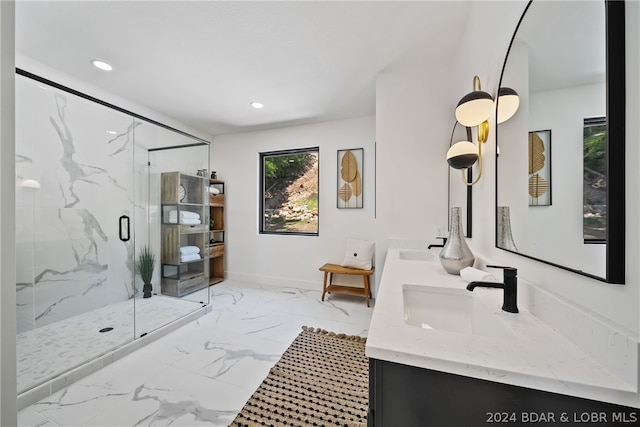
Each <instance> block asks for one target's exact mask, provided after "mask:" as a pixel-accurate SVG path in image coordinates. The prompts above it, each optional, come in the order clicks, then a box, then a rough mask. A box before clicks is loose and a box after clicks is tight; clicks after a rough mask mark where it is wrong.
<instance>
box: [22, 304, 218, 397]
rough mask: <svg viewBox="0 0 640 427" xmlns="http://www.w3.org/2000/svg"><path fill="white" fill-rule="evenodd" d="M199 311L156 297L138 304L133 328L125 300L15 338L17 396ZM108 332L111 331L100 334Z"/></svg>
mask: <svg viewBox="0 0 640 427" xmlns="http://www.w3.org/2000/svg"><path fill="white" fill-rule="evenodd" d="M203 296H204V297H205V298H206V293H205V294H204V295H203ZM201 297H202V296H201ZM200 307H202V304H199V303H196V302H194V301H186V300H180V299H176V298H172V297H168V296H163V295H154V296H153V297H151V298H146V299H144V298H136V300H135V322H134V301H133V300H128V301H122V302H119V303H116V304H110V305H107V306H105V307H102V308H99V309H97V310H92V311H90V312H87V313H84V314H80V315H77V316H74V317H71V318H69V319H65V320H61V321H59V322H56V323H53V324H51V325H47V326H43V327H40V328H37V329H33V330H31V331H27V332H23V333H21V334H18V336H17V338H16V353H17V373H18V391H19V392H22V391H24V390H27V389H29V388H31V387H33V386H35V385H39V384H42V383H43V382H45V381H48V380H50V379H51V378H54V377H55V376H57V375H59V374H60V373H61V372H66V371H68V370H70V369H73V368H75V367H77V366H79V365H81V364H82V363H84V362H86V361H87V360H91V359H93V358H95V357H99V356H101V355H103V354H105V353H107V352H109V351H111V350H113V349H115V348H118V347H121V346H123V345H124V344H126V343H128V342H131V341H133V338H134V336H136V337H139V336H140V335H142V334H143V333H148V332H151V331H153V330H155V329H158V328H159V327H161V326H163V325H165V324H166V323H167V322H168V320H169V319H179V318H181V317H183V316H186V315H187V314H190V313H193V312H194V311H195V310H197V309H199V308H200ZM106 327H111V328H113V330H111V331H109V332H104V333H100V332H99V331H100V329H102V328H106Z"/></svg>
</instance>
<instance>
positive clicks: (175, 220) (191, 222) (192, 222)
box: [169, 218, 200, 225]
mask: <svg viewBox="0 0 640 427" xmlns="http://www.w3.org/2000/svg"><path fill="white" fill-rule="evenodd" d="M169 224H184V225H200V220H199V219H190V218H183V219H181V220H180V222H178V218H169Z"/></svg>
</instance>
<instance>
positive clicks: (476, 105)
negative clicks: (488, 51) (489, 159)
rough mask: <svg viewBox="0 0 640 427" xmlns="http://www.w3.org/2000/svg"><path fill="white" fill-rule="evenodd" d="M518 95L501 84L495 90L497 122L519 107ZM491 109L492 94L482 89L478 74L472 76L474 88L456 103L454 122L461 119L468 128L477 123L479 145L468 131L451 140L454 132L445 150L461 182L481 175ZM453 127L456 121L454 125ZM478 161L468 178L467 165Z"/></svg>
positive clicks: (509, 116) (469, 165)
mask: <svg viewBox="0 0 640 427" xmlns="http://www.w3.org/2000/svg"><path fill="white" fill-rule="evenodd" d="M519 105H520V98H519V97H518V93H517V92H516V91H515V90H513V89H511V88H501V89H500V91H499V92H498V105H497V112H498V117H497V120H498V123H502V122H504V121H506V120H509V119H510V118H511V117H513V115H514V114H515V113H516V111H517V110H518V106H519ZM493 112H494V103H493V97H492V96H491V95H489V94H488V93H487V92H484V91H483V90H482V87H481V85H480V77H478V76H474V77H473V91H472V92H470V93H468V94H466V95H465V96H463V97H462V99H461V100H460V101H459V102H458V105H457V106H456V112H455V114H456V120H457V122H456V124H457V123H460V124H461V125H463V126H466V127H467V129H469V128H471V127H473V126H477V127H478V128H477V133H478V146H477V147H476V146H475V145H474V144H473V142H471V139H472V138H471V136H470V135H471V133H470V132H467V135H468V139H467V140H466V141H460V142H456V143H455V144H453V145H451V142H452V141H453V132H452V134H451V140H450V141H449V150H448V151H447V162H448V163H449V166H451V167H452V168H454V169H461V170H462V182H464V183H465V185H467V186H471V185H475V184H476V183H477V182H478V181H479V180H480V178H481V177H482V144H483V143H485V142H487V139H488V138H489V121H488V119H489V117H490V116H491V114H492V113H493ZM454 129H455V125H454ZM476 162H477V163H478V176H477V177H476V179H475V180H473V182H469V181H467V177H466V173H465V172H466V169H468V168H470V167H471V166H473V165H474V164H475V163H476Z"/></svg>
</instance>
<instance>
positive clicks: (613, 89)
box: [495, 0, 626, 284]
mask: <svg viewBox="0 0 640 427" xmlns="http://www.w3.org/2000/svg"><path fill="white" fill-rule="evenodd" d="M531 3H533V0H529V2H528V3H527V6H526V7H525V9H524V11H523V12H522V16H521V17H520V20H519V21H518V24H517V25H516V29H515V31H514V33H513V36H512V37H511V41H510V42H509V48H508V49H507V54H506V56H505V59H504V63H503V65H502V71H501V73H500V82H499V84H498V88H500V87H502V78H503V77H504V71H505V68H506V66H507V61H508V60H509V53H510V52H511V47H512V45H513V42H514V40H515V38H516V35H517V34H518V29H519V28H520V24H522V21H523V19H524V18H525V16H526V14H527V11H528V10H529V7H530V6H531ZM604 5H605V21H606V22H605V28H606V30H605V33H606V34H605V38H606V62H607V63H606V77H605V84H606V88H607V93H606V114H607V158H606V165H607V174H606V175H607V187H608V188H607V222H606V223H607V231H606V240H607V248H606V271H605V277H600V276H596V275H594V274H590V273H585V272H584V271H582V270H577V269H574V268H571V267H567V266H564V265H560V264H556V263H553V262H550V261H546V260H543V259H540V258H536V257H533V256H530V255H526V254H522V253H519V252H515V251H511V250H509V249H504V248H501V247H499V246H498V162H499V160H498V153H497V151H496V182H495V185H496V189H495V190H496V192H495V197H496V200H495V202H496V203H495V204H496V212H495V246H496V248H498V249H502V250H504V251H507V252H511V253H514V254H517V255H520V256H523V257H525V258H529V259H532V260H536V261H540V262H542V263H545V264H548V265H552V266H555V267H558V268H561V269H564V270H568V271H571V272H574V273H577V274H580V275H583V276H587V277H590V278H592V279H596V280H600V281H603V282H607V283H614V284H624V283H625V276H626V270H625V245H626V240H625V229H626V227H625V221H626V213H625V209H626V204H625V198H626V191H625V143H626V139H625V120H626V117H625V114H626V107H625V103H626V97H625V88H626V85H625V78H626V70H625V2H624V1H615V0H604ZM497 122H498V121H497V108H496V123H497ZM499 128H500V126H496V146H498V141H499V139H498V137H499V132H500V129H499ZM611 189H615V191H611Z"/></svg>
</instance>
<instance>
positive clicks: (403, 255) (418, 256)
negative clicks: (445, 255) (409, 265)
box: [399, 251, 433, 261]
mask: <svg viewBox="0 0 640 427" xmlns="http://www.w3.org/2000/svg"><path fill="white" fill-rule="evenodd" d="M399 257H400V259H401V260H405V261H429V260H431V259H433V254H432V253H431V252H428V251H400V255H399Z"/></svg>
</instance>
